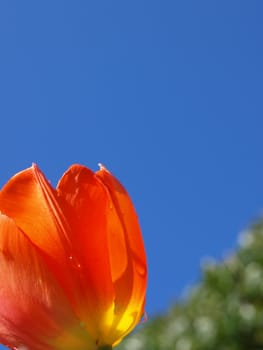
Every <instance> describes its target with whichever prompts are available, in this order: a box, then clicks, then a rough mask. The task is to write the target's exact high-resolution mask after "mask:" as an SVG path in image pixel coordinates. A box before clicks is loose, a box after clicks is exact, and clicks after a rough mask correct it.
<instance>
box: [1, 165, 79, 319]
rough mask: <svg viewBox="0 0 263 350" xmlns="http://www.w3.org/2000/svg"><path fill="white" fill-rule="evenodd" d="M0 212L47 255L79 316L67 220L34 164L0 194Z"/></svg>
mask: <svg viewBox="0 0 263 350" xmlns="http://www.w3.org/2000/svg"><path fill="white" fill-rule="evenodd" d="M0 211H1V212H2V213H3V214H6V215H7V216H9V217H11V218H12V219H13V220H14V221H15V223H16V225H17V226H18V227H19V228H20V229H21V230H22V231H23V232H24V234H25V235H26V236H27V237H28V238H29V239H30V241H31V242H32V243H33V244H34V245H36V247H38V248H39V249H40V250H41V251H42V252H43V253H44V254H45V255H46V256H47V263H48V265H49V268H50V270H51V271H52V272H53V273H54V275H55V276H56V278H57V279H58V281H59V283H60V285H61V286H62V287H63V289H64V291H65V293H66V294H67V297H68V299H69V300H70V303H71V304H72V307H74V310H75V311H76V313H77V314H78V315H79V316H80V315H81V310H82V308H83V305H82V304H83V303H82V299H83V297H84V295H85V293H84V292H85V289H84V288H83V282H82V277H81V275H80V274H79V270H78V266H79V262H78V259H77V257H76V256H77V254H76V253H75V252H74V249H73V246H72V243H71V241H70V239H71V232H70V227H69V224H68V221H67V219H66V217H65V215H64V212H63V209H62V208H61V206H60V204H59V202H58V198H57V192H56V191H55V190H54V189H53V188H52V187H51V185H50V184H49V182H48V181H47V180H46V178H45V176H44V175H43V174H42V172H41V171H40V170H39V168H38V167H37V166H36V165H33V166H32V167H31V168H28V169H26V170H24V171H22V172H20V173H18V174H16V175H15V176H14V177H13V178H11V180H9V182H8V183H7V184H6V185H5V186H4V187H3V188H2V190H1V192H0Z"/></svg>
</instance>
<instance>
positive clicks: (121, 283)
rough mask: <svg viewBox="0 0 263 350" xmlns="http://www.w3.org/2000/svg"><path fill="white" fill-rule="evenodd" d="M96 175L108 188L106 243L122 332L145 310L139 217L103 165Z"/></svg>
mask: <svg viewBox="0 0 263 350" xmlns="http://www.w3.org/2000/svg"><path fill="white" fill-rule="evenodd" d="M96 176H97V177H98V178H99V179H100V180H101V181H102V182H103V184H104V185H105V187H106V188H107V189H108V191H109V194H110V197H111V201H112V203H111V205H112V208H111V210H109V211H108V242H109V252H110V254H109V256H110V263H111V271H112V276H113V280H114V288H115V293H116V299H115V303H116V314H117V315H118V314H119V315H120V317H119V318H117V322H118V325H117V328H118V329H119V331H120V332H123V335H124V334H126V333H127V332H129V331H130V330H131V329H132V328H133V327H134V326H135V325H136V324H137V323H138V321H139V320H140V318H141V317H142V315H143V312H144V310H143V309H144V302H145V290H146V279H147V270H146V269H147V267H146V255H145V250H144V245H143V240H142V235H141V231H140V226H139V223H138V218H137V215H136V212H135V209H134V207H133V204H132V202H131V200H130V197H129V195H128V193H127V192H126V190H125V189H124V187H123V186H122V185H121V184H120V182H119V181H118V180H117V179H116V178H115V177H114V176H113V175H111V173H110V172H109V171H108V170H106V169H105V168H104V167H103V166H102V167H101V169H100V171H98V172H97V173H96Z"/></svg>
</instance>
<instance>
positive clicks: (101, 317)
mask: <svg viewBox="0 0 263 350" xmlns="http://www.w3.org/2000/svg"><path fill="white" fill-rule="evenodd" d="M57 192H58V195H59V198H60V204H61V206H62V207H64V212H66V213H67V218H68V221H69V223H70V225H71V231H72V237H71V242H72V245H73V249H74V251H75V252H76V254H77V257H78V261H79V263H80V265H81V270H80V273H81V274H83V280H84V281H85V291H86V295H85V299H86V302H85V305H83V312H84V313H85V314H84V315H83V317H85V318H86V321H87V323H90V324H93V325H94V328H95V329H99V332H103V331H102V329H104V333H105V322H107V320H106V319H105V318H107V317H108V316H107V312H113V301H114V290H113V284H112V278H111V271H110V264H109V251H108V241H107V216H106V214H107V212H108V210H109V198H108V194H107V191H105V188H104V186H103V185H102V184H101V182H100V181H99V180H98V179H97V178H96V176H95V175H94V173H93V172H92V171H90V170H89V169H87V168H86V167H84V166H80V165H74V166H72V167H70V168H69V170H68V171H67V172H66V173H65V174H64V175H63V177H62V178H61V180H60V182H59V184H58V186H57ZM63 201H65V202H66V203H67V204H68V206H66V205H63ZM101 337H102V335H100V338H101Z"/></svg>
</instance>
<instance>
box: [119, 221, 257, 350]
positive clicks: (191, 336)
mask: <svg viewBox="0 0 263 350" xmlns="http://www.w3.org/2000/svg"><path fill="white" fill-rule="evenodd" d="M117 349H118V350H215V349H216V350H260V349H261V350H262V349H263V224H262V223H260V224H257V225H255V226H254V227H253V228H252V229H251V230H250V231H249V232H246V233H244V234H242V235H241V236H240V247H239V248H238V250H237V251H236V252H235V253H234V254H233V255H232V256H230V257H229V258H227V259H226V260H225V261H224V262H223V263H221V264H215V263H211V262H210V263H207V264H205V265H204V267H203V273H202V280H201V282H200V284H199V285H197V286H196V287H195V288H193V289H192V290H191V292H190V293H189V295H188V297H187V300H186V301H184V302H181V303H178V304H176V305H175V306H174V307H173V308H172V309H171V310H170V311H169V312H168V313H167V314H166V315H164V316H162V317H161V316H160V317H156V318H155V319H153V320H151V321H149V322H148V323H147V324H145V325H143V326H142V327H141V329H139V330H137V331H136V332H135V333H134V334H133V335H131V336H130V337H128V338H127V339H125V340H124V341H123V343H122V344H121V345H119V346H118V347H117Z"/></svg>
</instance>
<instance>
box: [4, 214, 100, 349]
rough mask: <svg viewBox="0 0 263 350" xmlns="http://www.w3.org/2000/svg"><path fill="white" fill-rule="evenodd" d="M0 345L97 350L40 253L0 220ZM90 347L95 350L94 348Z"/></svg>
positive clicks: (6, 221)
mask: <svg viewBox="0 0 263 350" xmlns="http://www.w3.org/2000/svg"><path fill="white" fill-rule="evenodd" d="M0 300H1V302H0V341H1V342H2V343H3V344H5V345H7V346H8V347H10V348H12V349H14V348H20V347H21V348H22V347H23V348H28V349H34V350H60V349H63V350H64V349H79V350H80V349H81V350H84V349H87V348H90V349H93V350H94V349H96V346H95V343H94V342H92V341H91V339H90V338H89V336H88V335H87V333H86V332H85V331H84V330H82V329H81V325H80V322H79V321H78V320H77V318H76V317H75V315H74V313H73V312H72V310H71V309H70V307H69V304H68V302H67V300H66V299H65V296H64V294H63V291H62V290H61V288H60V286H59V285H58V283H57V281H56V280H55V278H54V277H53V276H52V275H51V274H50V272H49V270H48V268H47V265H46V263H45V259H44V257H43V255H42V254H41V252H40V251H39V250H38V249H37V248H36V247H35V246H34V245H33V244H32V243H31V242H30V240H29V239H28V238H27V237H26V236H25V235H24V234H23V233H22V232H21V231H20V230H19V229H18V228H17V226H16V225H15V223H14V221H13V220H12V219H10V218H8V217H7V216H5V215H2V214H0ZM89 346H90V347H89Z"/></svg>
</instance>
